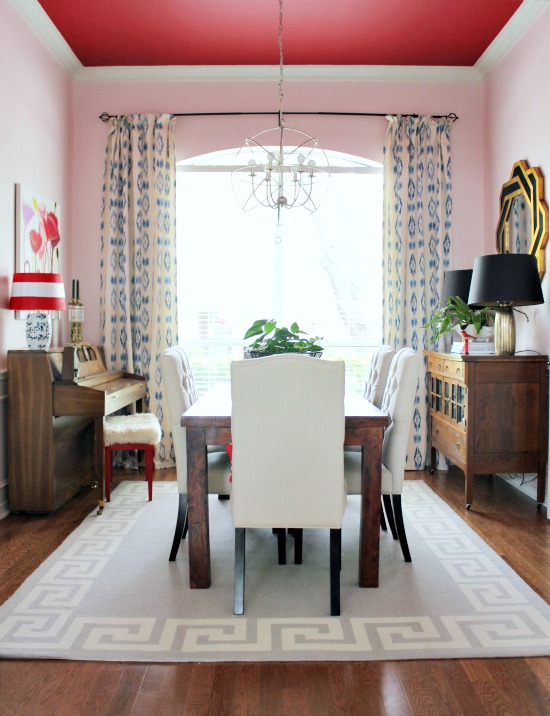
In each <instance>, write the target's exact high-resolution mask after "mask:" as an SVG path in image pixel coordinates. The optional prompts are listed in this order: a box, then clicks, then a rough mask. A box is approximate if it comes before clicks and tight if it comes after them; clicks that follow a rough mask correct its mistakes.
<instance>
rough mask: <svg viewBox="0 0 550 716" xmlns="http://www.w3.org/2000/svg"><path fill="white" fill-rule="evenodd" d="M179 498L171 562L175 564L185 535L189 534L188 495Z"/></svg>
mask: <svg viewBox="0 0 550 716" xmlns="http://www.w3.org/2000/svg"><path fill="white" fill-rule="evenodd" d="M178 497H179V502H178V517H177V520H176V531H175V532H174V541H173V542H172V549H171V550H170V557H169V561H170V562H173V561H174V560H175V559H176V555H177V553H178V549H179V546H180V542H181V541H182V539H185V535H186V534H187V495H182V494H180V495H178Z"/></svg>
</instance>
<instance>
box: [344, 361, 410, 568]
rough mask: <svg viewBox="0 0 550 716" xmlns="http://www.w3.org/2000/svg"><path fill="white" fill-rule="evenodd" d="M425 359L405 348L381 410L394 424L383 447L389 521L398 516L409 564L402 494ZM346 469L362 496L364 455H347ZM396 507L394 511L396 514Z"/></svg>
mask: <svg viewBox="0 0 550 716" xmlns="http://www.w3.org/2000/svg"><path fill="white" fill-rule="evenodd" d="M420 364H421V359H420V356H419V355H418V353H416V352H415V351H413V350H412V348H402V349H401V350H399V351H397V353H396V354H395V355H394V357H393V359H392V362H391V366H390V370H389V373H388V380H387V383H386V390H385V392H384V397H383V399H382V405H381V410H382V411H383V412H385V413H387V414H388V416H389V418H390V424H389V426H388V427H387V428H386V431H385V433H384V442H383V444H382V495H383V497H384V498H386V497H388V498H389V497H391V501H390V500H389V499H388V500H387V501H386V500H385V501H384V507H385V508H386V514H387V515H388V522H389V521H390V514H391V513H392V512H393V513H394V514H395V526H396V534H394V537H395V538H396V539H399V542H400V544H401V550H402V551H403V557H404V559H405V562H410V561H411V554H410V551H409V547H408V544H407V536H406V533H405V525H404V522H403V509H402V505H401V494H402V492H403V481H404V477H405V460H406V457H407V444H408V441H409V431H410V426H411V421H412V416H413V413H414V400H415V396H416V388H417V385H418V378H419V375H420ZM344 469H345V476H346V483H347V490H348V494H349V495H360V494H361V453H358V452H346V453H345V456H344ZM392 506H393V511H392Z"/></svg>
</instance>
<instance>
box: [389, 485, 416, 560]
mask: <svg viewBox="0 0 550 716" xmlns="http://www.w3.org/2000/svg"><path fill="white" fill-rule="evenodd" d="M392 500H393V511H394V513H395V524H396V527H397V534H398V535H399V544H400V545H401V551H402V552H403V558H404V559H405V562H412V559H411V553H410V552H409V545H408V543H407V535H406V534H405V523H404V522H403V508H402V506H401V495H392Z"/></svg>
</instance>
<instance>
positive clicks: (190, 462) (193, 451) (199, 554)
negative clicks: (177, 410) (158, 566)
mask: <svg viewBox="0 0 550 716" xmlns="http://www.w3.org/2000/svg"><path fill="white" fill-rule="evenodd" d="M186 437H187V501H188V502H187V509H188V524H189V533H188V541H189V586H190V587H191V589H208V587H209V586H210V581H211V578H210V531H209V523H208V474H207V469H208V468H207V465H208V463H207V458H206V436H205V432H204V429H203V428H190V427H188V428H187V434H186Z"/></svg>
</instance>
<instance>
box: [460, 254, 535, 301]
mask: <svg viewBox="0 0 550 716" xmlns="http://www.w3.org/2000/svg"><path fill="white" fill-rule="evenodd" d="M537 303H544V296H543V295H542V287H541V285H540V277H539V269H538V265H537V259H536V257H535V256H532V255H531V254H491V255H490V256H478V257H477V258H476V260H475V262H474V269H473V274H472V284H471V286H470V295H469V297H468V304H469V305H470V306H474V307H475V306H498V305H501V304H508V305H510V306H533V305H535V304H537Z"/></svg>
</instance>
